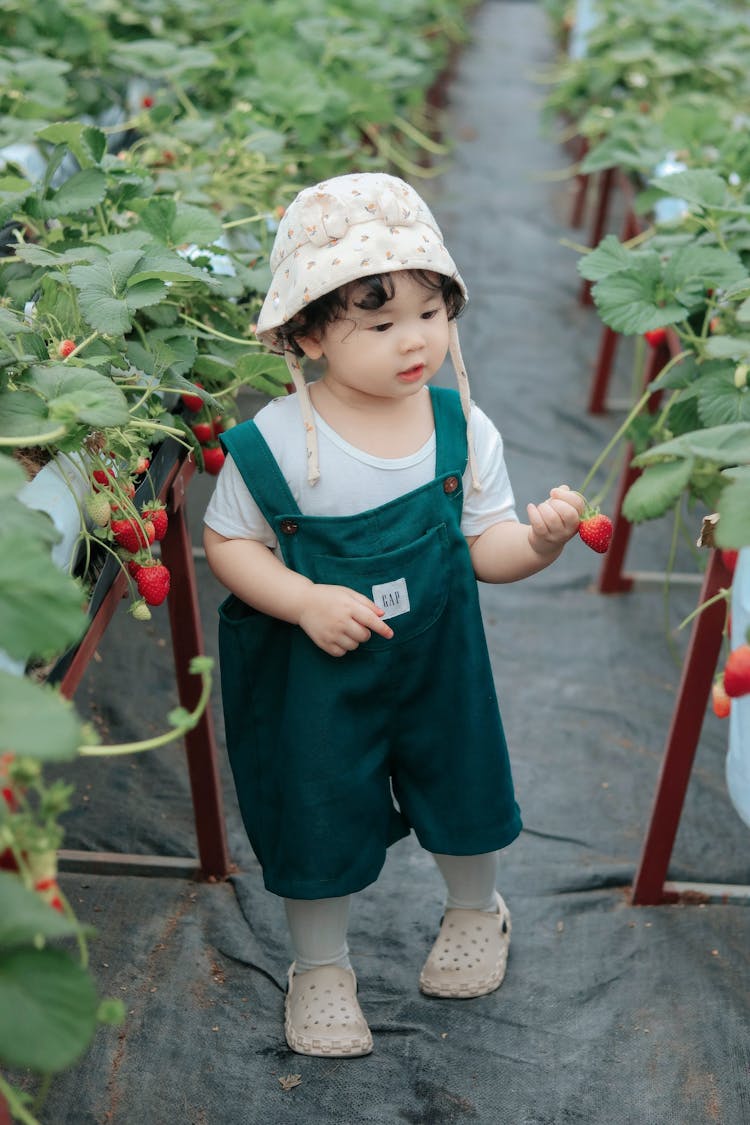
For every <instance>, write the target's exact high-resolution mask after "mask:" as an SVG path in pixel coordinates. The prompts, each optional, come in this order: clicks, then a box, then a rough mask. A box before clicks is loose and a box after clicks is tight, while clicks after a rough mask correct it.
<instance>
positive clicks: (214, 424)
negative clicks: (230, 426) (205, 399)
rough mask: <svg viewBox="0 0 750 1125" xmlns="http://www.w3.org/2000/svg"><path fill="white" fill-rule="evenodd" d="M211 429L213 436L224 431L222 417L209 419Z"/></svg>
mask: <svg viewBox="0 0 750 1125" xmlns="http://www.w3.org/2000/svg"><path fill="white" fill-rule="evenodd" d="M211 429H212V430H213V433H214V437H216V438H217V437H218V436H219V434H223V433H224V419H223V418H212V419H211Z"/></svg>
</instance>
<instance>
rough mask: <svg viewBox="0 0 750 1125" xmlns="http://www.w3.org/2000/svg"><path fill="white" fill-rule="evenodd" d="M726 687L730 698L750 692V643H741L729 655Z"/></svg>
mask: <svg viewBox="0 0 750 1125" xmlns="http://www.w3.org/2000/svg"><path fill="white" fill-rule="evenodd" d="M724 689H725V691H726V693H727V695H728V696H729V698H730V699H736V698H737V696H739V695H748V694H750V644H745V645H740V646H739V648H735V649H734V650H733V651H732V652H730V654H729V656H728V657H727V662H726V664H725V665H724Z"/></svg>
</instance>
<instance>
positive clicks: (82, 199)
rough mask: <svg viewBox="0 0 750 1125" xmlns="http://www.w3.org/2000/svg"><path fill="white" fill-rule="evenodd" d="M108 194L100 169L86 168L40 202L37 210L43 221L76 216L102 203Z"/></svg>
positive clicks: (105, 180)
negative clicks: (63, 216) (64, 216)
mask: <svg viewBox="0 0 750 1125" xmlns="http://www.w3.org/2000/svg"><path fill="white" fill-rule="evenodd" d="M106 194H107V179H106V176H105V175H104V173H103V172H100V171H99V169H98V168H84V169H83V170H82V171H80V172H75V173H74V174H73V175H72V176H71V177H70V178H69V179H67V180H65V181H64V182H63V184H62V185H61V187H59V188H58V189H57V191H56V192H54V193H53V195H52V196H51V197H50V198H49V199H42V200H39V202H38V205H37V210H38V213H39V215H40V217H41V218H43V219H57V218H59V217H60V216H61V215H75V214H77V213H78V212H80V211H88V210H89V209H90V208H91V207H96V205H97V204H98V203H101V202H102V200H103V199H104V197H105V195H106Z"/></svg>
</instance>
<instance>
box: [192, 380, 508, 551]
mask: <svg viewBox="0 0 750 1125" xmlns="http://www.w3.org/2000/svg"><path fill="white" fill-rule="evenodd" d="M314 414H315V424H316V428H317V432H318V457H319V465H320V479H319V480H318V481H317V482H316V483H315V484H314V485H310V484H309V483H308V480H307V454H306V448H305V430H304V424H303V421H302V416H301V414H300V411H299V406H298V403H297V396H296V395H288V396H286V397H284V398H277V399H273V400H272V401H271V402H269V403H268V405H267V406H264V407H263V409H262V410H261V411H259V413H258V414H257V415H256V416H255V423H256V425H257V426H258V429H259V430H260V432H261V434H262V435H263V437H264V438H265V440H266V442H267V444H268V446H269V447H270V450H271V452H272V453H273V455H274V457H275V459H276V462H277V463H278V465H279V468H280V469H281V472H282V474H283V476H284V478H285V480H286V482H287V484H288V486H289V489H290V491H291V493H292V495H293V496H294V499H295V500H296V502H297V505H298V507H299V509H300V511H301V512H302V513H303V514H304V515H309V516H348V515H355V514H356V513H357V512H366V511H369V509H371V508H377V507H379V506H380V505H381V504H386V503H388V501H390V500H395V499H396V497H398V496H403V495H404V494H405V493H407V492H411V491H412V490H413V489H415V488H419V487H420V486H421V485H423V484H427V483H428V482H429V481H431V480H432V479H433V477H434V476H435V433H434V431H433V433H432V436H431V437H430V438H429V440H428V441H427V442H425V444H424V445H423V446H422V448H421V449H418V450H417V452H416V453H412V454H411V456H409V457H398V458H383V457H373V456H372V454H370V453H365V452H364V451H363V450H361V449H356V448H355V447H354V446H353V445H350V444H349V442H347V441H344V439H343V438H342V437H340V436H339V435H338V434H337V433H336V431H335V430H332V429H331V427H330V426H329V425H328V423H327V422H325V421H324V419H323V418H321V416H320V415H319V414H318V413H317V411H314ZM471 426H472V437H473V441H474V450H475V453H476V460H477V469H478V473H479V480H480V483H481V491H476V490H475V489H473V488H472V484H471V474H470V472H469V470H468V468H467V470H466V472H465V473H464V478H463V486H464V503H463V514H462V518H461V530H462V531H463V533H464V535H467V536H469V535H481V533H482V532H483V531H486V530H487V528H488V527H490V526H491V525H492V524H494V523H499V522H500V521H502V520H517V519H518V517H517V515H516V511H515V501H514V498H513V490H512V488H511V484H510V480H509V478H508V472H507V469H506V467H505V458H504V457H503V442H502V438H501V437H500V434H499V433H498V431H497V429H496V428H495V426H494V424H493V423H492V422H491V421H490V419H489V418H488V417H487V415H486V414H485V413H484V412H483V411H482V410H480V409H479V407H478V406H476V405H474V404H472V408H471ZM204 520H205V522H206V524H207V525H208V526H209V527H210V528H212V529H213V530H214V531H216V532H218V534H219V535H223V536H225V537H226V538H227V539H255V540H258V541H259V542H261V543H265V545H266V546H267V547H270V548H271V549H276V547H277V540H276V536H275V534H274V532H273V529H272V528H271V526H270V525H269V523H268V521H267V520H266V518H265V516H264V515H263V513H262V512H261V510H260V508H259V507H258V505H257V504H256V502H255V500H254V499H253V497H252V495H251V493H250V491H249V490H248V488H247V486H246V485H245V482H244V481H243V479H242V477H241V475H240V472H239V470H238V468H237V466H236V465H235V463H234V461H233V460H232V458H231V457H227V459H226V461H225V463H224V466H223V468H222V470H221V472H220V473H219V476H218V478H217V481H216V489H215V491H214V494H213V496H212V497H211V500H210V502H209V505H208V508H207V509H206V514H205V516H204Z"/></svg>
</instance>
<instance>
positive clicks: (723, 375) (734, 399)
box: [696, 369, 750, 427]
mask: <svg viewBox="0 0 750 1125" xmlns="http://www.w3.org/2000/svg"><path fill="white" fill-rule="evenodd" d="M696 396H697V401H698V414H699V416H700V420H701V422H702V423H703V425H704V426H707V427H709V426H722V425H724V424H726V423H729V422H750V391H749V390H748V388H747V386H744V387H736V386H735V384H734V371H733V370H729V369H727V370H724V371H716V372H714V373H712V374H710V375H704V376H702V377H701V378H700V380H699V381H698V383H697V386H696Z"/></svg>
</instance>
